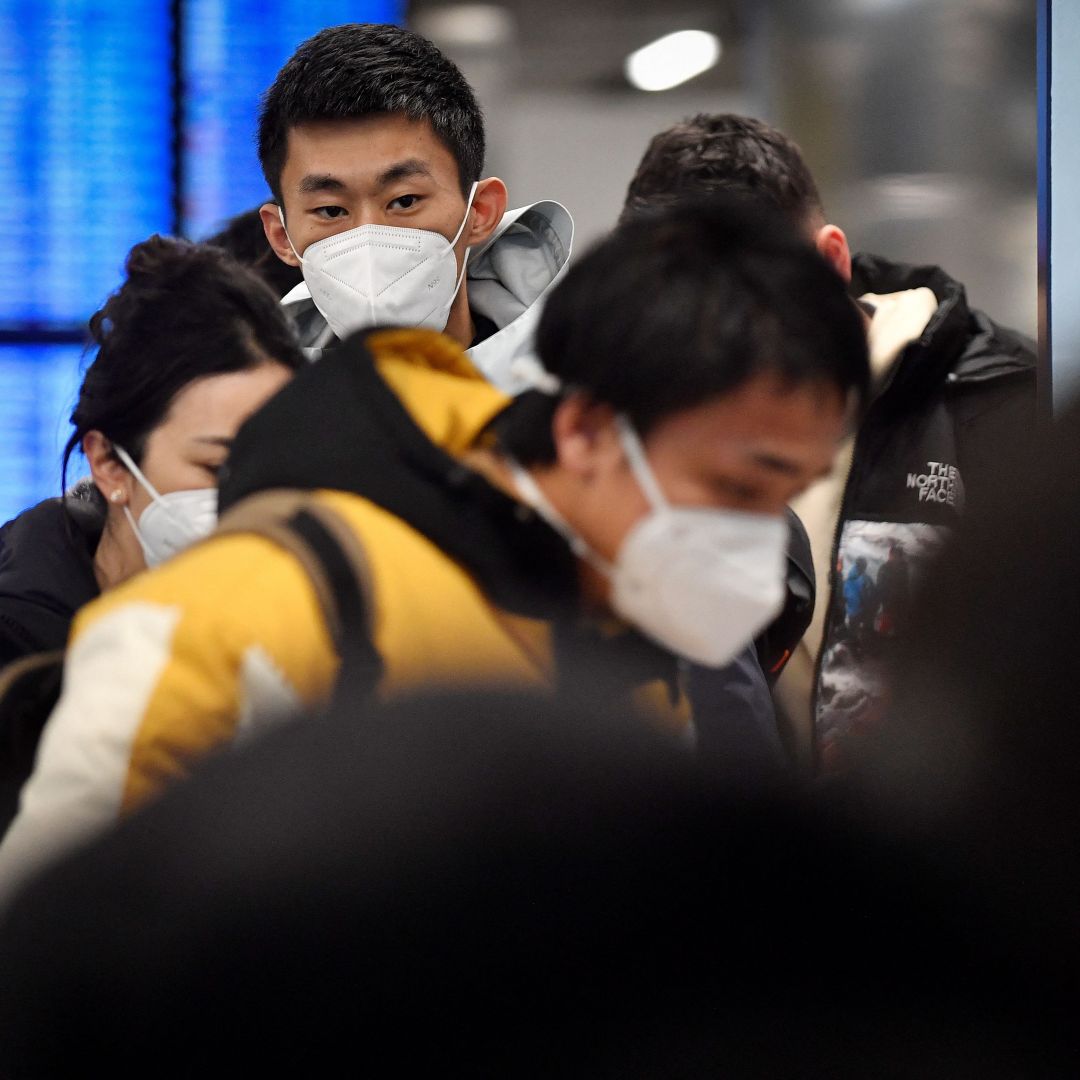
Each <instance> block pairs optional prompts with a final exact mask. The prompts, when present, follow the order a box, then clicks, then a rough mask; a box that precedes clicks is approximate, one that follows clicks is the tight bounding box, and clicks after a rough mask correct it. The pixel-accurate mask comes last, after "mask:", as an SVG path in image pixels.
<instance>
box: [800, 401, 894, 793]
mask: <svg viewBox="0 0 1080 1080" xmlns="http://www.w3.org/2000/svg"><path fill="white" fill-rule="evenodd" d="M880 400H881V399H880V398H878V401H880ZM874 404H875V405H876V404H877V403H876V402H875V403H874ZM875 411H876V410H875V409H874V406H871V408H870V411H868V412H867V414H866V416H865V417H864V419H863V423H861V424H860V425H859V430H858V431H857V432H856V433H855V443H854V445H853V446H852V448H851V469H850V471H849V472H848V476H847V481H846V483H845V484H844V494H843V495H842V496H841V498H840V512H839V514H838V515H837V518H836V529H835V530H834V531H833V541H832V553H831V556H830V561H829V588H828V604H829V606H828V607H827V608H826V609H825V623H824V629H823V630H822V634H821V645H820V647H819V648H818V654H817V659H816V660H815V661H814V683H813V686H812V688H811V694H810V759H811V762H812V771H813V773H814V775H817V774H818V773H819V772H820V770H821V760H820V754H821V748H820V746H819V745H818V695H819V693H820V691H821V669H822V667H823V666H824V662H825V653H826V650H827V647H828V642H829V636H830V633H831V630H832V612H833V606H834V605H835V602H836V586H837V578H838V575H837V572H836V560H837V558H838V557H839V555H840V537H841V536H842V534H843V531H844V522H846V521H847V509H848V501H849V496H850V495H851V489H852V487H853V486H854V484H855V479H856V473H857V471H860V472H861V469H860V467H859V465H858V464H857V463H858V462H859V457H858V453H859V446H860V444H861V443H862V442H863V431H864V430H865V428H866V426H867V421H868V420H869V419H870V417H871V415H872V413H873V412H875Z"/></svg>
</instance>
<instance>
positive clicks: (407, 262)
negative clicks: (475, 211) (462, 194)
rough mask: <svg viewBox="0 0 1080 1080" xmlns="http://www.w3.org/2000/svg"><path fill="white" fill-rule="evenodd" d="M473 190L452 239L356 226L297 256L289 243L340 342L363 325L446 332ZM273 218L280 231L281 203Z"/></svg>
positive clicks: (424, 232) (458, 285)
mask: <svg viewBox="0 0 1080 1080" xmlns="http://www.w3.org/2000/svg"><path fill="white" fill-rule="evenodd" d="M476 188H477V185H476V184H475V183H474V184H473V186H472V188H471V190H470V191H469V198H468V202H467V203H466V205H465V216H464V217H463V218H462V219H461V225H460V226H459V227H458V231H457V232H456V233H455V234H454V238H453V239H452V240H447V239H446V237H445V236H443V235H442V233H437V232H431V231H430V230H428V229H407V228H401V227H399V226H391V225H359V226H357V228H355V229H348V230H346V231H345V232H340V233H337V234H335V235H334V236H328V237H326V238H325V239H324V240H316V241H315V243H313V244H309V245H308V247H307V249H306V250H305V251H304V254H303V257H302V258H301V256H300V253H299V252H298V251H297V250H296V248H295V247H293V242H292V240H291V239H289V247H291V248H292V251H293V254H294V255H295V256H296V257H297V259H299V260H300V267H301V269H302V270H303V273H304V281H305V282H306V283H307V287H308V291H309V292H310V293H311V299H312V300H313V301H314V303H315V306H316V307H317V308H318V309H319V311H320V312H321V313H322V316H323V318H325V319H326V321H327V323H328V324H329V326H330V329H331V330H333V331H334V333H335V334H336V335H337V336H338V337H339V338H341V339H344V338H347V337H348V336H349V335H350V334H353V333H356V331H357V330H363V329H365V328H366V327H369V326H417V327H427V328H429V329H431V330H444V329H445V328H446V321H447V319H449V318H450V308H451V307H452V305H453V303H454V299H455V298H456V297H457V294H458V291H459V290H460V289H461V283H462V281H464V280H465V267H466V265H467V264H468V261H469V251H468V249H467V248H466V250H465V257H464V258H463V259H462V261H461V272H460V273H458V268H457V256H456V255H455V254H454V245H455V244H457V242H458V240H459V238H460V237H461V234H462V232H463V231H464V229H465V225H466V223H467V222H468V220H469V211H470V210H471V209H472V204H473V198H474V197H475V195H476ZM278 217H280V218H281V225H282V227H283V228H284V227H285V214H284V212H283V210H282V209H281V207H280V206H279V207H278ZM285 236H286V238H288V236H289V234H288V230H286V232H285Z"/></svg>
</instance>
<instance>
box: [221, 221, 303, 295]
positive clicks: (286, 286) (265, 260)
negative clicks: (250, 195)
mask: <svg viewBox="0 0 1080 1080" xmlns="http://www.w3.org/2000/svg"><path fill="white" fill-rule="evenodd" d="M203 243H204V244H211V245H213V246H214V247H219V248H221V249H222V250H224V251H227V252H228V253H229V254H230V255H231V256H232V257H233V258H234V259H235V260H236V261H237V262H238V263H240V265H241V266H247V267H249V268H250V269H252V270H254V271H255V273H256V274H258V275H259V277H261V278H262V279H263V281H265V282H266V284H267V285H269V286H270V288H271V289H273V290H274V292H275V294H276V295H278V296H284V295H285V294H286V293H287V292H289V290H290V289H292V288H294V287H295V286H297V285H299V284H300V282H301V281H303V280H304V274H303V272H302V271H301V269H300V267H298V266H289V265H288V264H287V263H283V262H282V261H281V260H280V259H279V258H278V257H277V256H276V255H275V254H274V249H273V248H272V247H271V246H270V243H269V241H268V240H267V239H266V232H265V230H264V229H263V225H262V218H261V217H260V216H259V208H258V207H257V206H256V207H255V208H254V209H252V210H245V211H244V212H243V213H241V214H237V215H235V216H234V217H231V218H229V220H228V221H226V222H224V224H223V225H222V227H221V229H220V231H219V232H216V233H214V235H213V236H208V237H207V238H206V239H205V240H203Z"/></svg>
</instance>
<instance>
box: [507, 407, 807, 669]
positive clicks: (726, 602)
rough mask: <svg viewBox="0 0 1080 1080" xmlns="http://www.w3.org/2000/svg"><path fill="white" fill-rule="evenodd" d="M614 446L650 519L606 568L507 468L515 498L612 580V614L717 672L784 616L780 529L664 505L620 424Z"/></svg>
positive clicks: (625, 425) (775, 520)
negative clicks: (623, 458) (621, 453)
mask: <svg viewBox="0 0 1080 1080" xmlns="http://www.w3.org/2000/svg"><path fill="white" fill-rule="evenodd" d="M617 423H618V424H619V438H620V441H621V443H622V446H623V449H624V451H625V453H626V456H627V460H628V461H629V464H630V468H631V470H632V471H633V474H634V478H635V479H636V480H637V482H638V484H639V486H640V487H641V490H642V492H643V493H644V495H645V497H646V498H647V499H648V501H649V505H650V508H651V509H650V510H649V513H648V514H647V515H646V516H645V517H644V518H642V519H641V520H640V521H639V522H638V523H637V524H636V525H634V527H633V528H632V529H631V530H630V532H629V533H628V534H627V536H626V538H625V539H624V540H623V542H622V544H621V546H620V547H619V550H618V552H617V553H616V556H615V562H614V564H609V563H607V562H606V561H605V560H604V559H602V558H601V557H600V556H599V555H597V554H596V553H595V552H594V551H592V549H591V548H589V546H588V545H587V544H586V543H585V541H584V540H582V539H581V537H579V536H578V535H577V534H576V533H574V532H573V530H572V529H571V528H570V526H569V524H568V523H567V522H566V521H565V520H564V519H563V518H562V517H561V515H559V513H558V512H557V511H556V510H555V508H554V507H553V506H552V505H551V504H550V503H549V502H548V500H547V499H546V497H545V496H544V494H543V492H541V490H540V488H539V486H538V485H537V484H536V481H535V480H533V478H532V477H531V476H530V475H529V474H528V473H527V472H525V470H523V469H521V468H520V466H518V465H516V463H511V468H512V470H513V473H514V477H515V480H516V482H517V485H518V490H519V491H520V492H521V494H522V496H523V497H524V498H525V499H526V501H528V502H529V503H531V504H532V505H533V506H534V507H535V509H536V510H537V511H538V512H539V513H541V514H542V515H543V516H544V517H545V518H546V519H547V521H548V522H549V524H551V525H552V527H553V528H555V529H557V530H558V531H559V532H561V533H562V534H563V535H564V536H566V537H567V539H568V540H569V542H570V544H571V547H573V549H574V551H575V553H576V554H577V555H578V556H579V557H581V558H584V559H587V560H588V561H589V562H590V563H591V564H592V565H593V566H595V567H596V568H597V569H599V570H600V571H601V572H602V573H604V574H605V575H606V576H607V577H608V578H610V580H611V606H612V608H613V609H614V611H615V612H616V613H617V614H618V615H619V616H621V617H622V618H623V619H625V620H626V621H627V622H629V623H631V624H633V625H634V626H636V627H637V628H638V629H639V630H641V631H642V632H643V633H644V634H646V635H648V636H649V637H651V638H652V639H653V640H654V641H657V642H658V643H659V644H661V645H663V646H665V647H666V648H668V649H670V650H672V651H673V652H675V653H677V654H678V655H679V656H683V657H685V658H686V659H688V660H692V661H694V662H695V663H698V664H703V665H705V666H706V667H723V666H724V665H725V664H726V663H728V662H729V661H730V660H731V659H733V658H734V657H735V656H736V655H737V654H738V653H739V652H740V651H741V650H742V649H743V648H745V647H746V646H747V645H749V644H750V642H751V641H752V640H753V638H754V635H755V634H757V633H758V631H759V630H761V629H763V628H764V627H765V626H766V625H768V623H769V622H770V621H771V620H772V619H773V618H774V617H775V616H776V615H777V613H778V612H779V611H780V609H781V608H782V607H783V602H784V583H785V574H786V560H787V535H788V529H787V523H786V522H785V521H784V519H783V518H779V517H773V516H771V515H768V514H753V513H746V512H745V511H741V510H723V509H704V508H697V507H678V506H672V505H671V504H670V503H668V501H667V499H666V498H665V496H664V494H663V492H662V491H661V490H660V485H659V484H658V483H657V481H656V477H655V476H654V474H653V471H652V469H651V468H650V467H649V464H648V461H647V460H646V458H645V451H644V449H643V447H642V445H641V441H640V440H639V439H638V437H637V433H636V432H635V431H634V429H633V427H632V426H631V425H630V423H629V421H627V420H626V419H625V418H624V417H619V418H618V419H617Z"/></svg>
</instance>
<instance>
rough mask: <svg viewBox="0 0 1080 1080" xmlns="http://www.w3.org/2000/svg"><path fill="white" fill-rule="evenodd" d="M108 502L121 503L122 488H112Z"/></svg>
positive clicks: (122, 497) (122, 498) (122, 496)
mask: <svg viewBox="0 0 1080 1080" xmlns="http://www.w3.org/2000/svg"><path fill="white" fill-rule="evenodd" d="M109 501H110V502H114V503H118V502H123V501H124V490H123V488H114V489H113V492H112V494H111V495H110V496H109Z"/></svg>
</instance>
